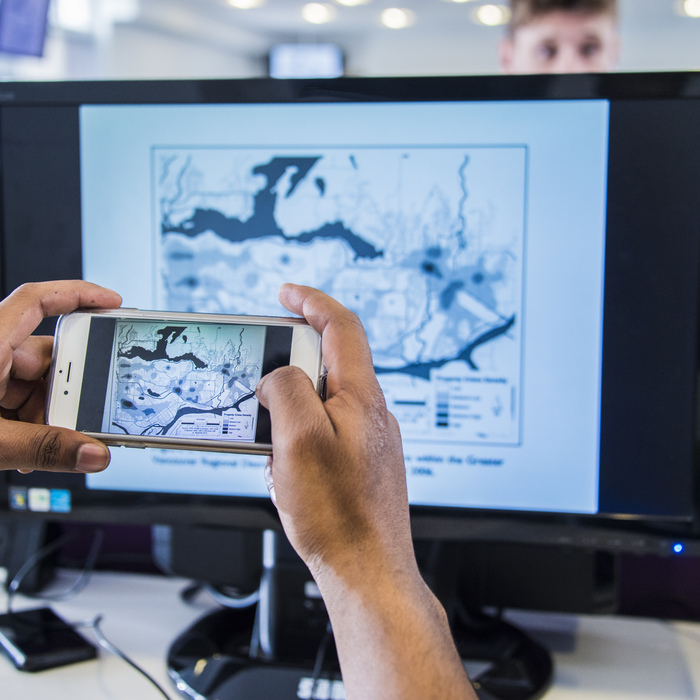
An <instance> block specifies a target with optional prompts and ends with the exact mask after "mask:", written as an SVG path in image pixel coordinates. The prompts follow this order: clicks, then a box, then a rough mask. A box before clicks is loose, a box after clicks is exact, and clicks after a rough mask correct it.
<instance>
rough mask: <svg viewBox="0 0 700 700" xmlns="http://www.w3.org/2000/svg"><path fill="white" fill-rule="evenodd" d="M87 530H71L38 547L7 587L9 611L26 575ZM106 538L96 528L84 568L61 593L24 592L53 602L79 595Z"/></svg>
mask: <svg viewBox="0 0 700 700" xmlns="http://www.w3.org/2000/svg"><path fill="white" fill-rule="evenodd" d="M85 532H86V530H84V529H83V530H77V531H75V532H70V533H68V534H66V535H62V536H61V537H58V538H56V539H55V540H54V541H53V542H49V544H47V545H45V546H43V547H42V548H41V549H38V550H37V551H36V552H34V554H32V555H31V556H30V557H29V558H28V559H27V561H25V562H24V564H22V566H21V567H20V568H19V570H18V571H17V573H16V574H15V575H14V578H13V579H12V581H10V584H9V585H8V587H7V612H8V613H10V612H12V602H13V600H14V597H15V595H16V594H17V592H18V589H19V587H20V586H21V585H22V581H23V580H24V578H25V576H26V575H27V574H28V573H29V572H30V571H31V570H32V569H33V568H34V567H35V566H36V565H37V564H39V562H40V561H41V560H42V559H45V558H46V557H47V556H49V555H50V554H53V553H54V552H55V551H56V550H57V549H59V548H60V547H62V546H63V545H64V544H66V543H67V542H70V541H72V540H74V539H77V538H78V537H79V536H81V535H83V534H85ZM103 540H104V530H102V528H98V529H97V530H95V533H94V536H93V540H92V544H91V545H90V550H89V552H88V555H87V557H86V559H85V564H84V566H83V570H82V571H81V572H80V575H79V576H78V578H77V579H76V580H75V581H74V582H73V583H72V584H71V585H70V586H69V587H68V588H67V589H66V590H65V591H61V592H60V593H55V594H53V595H43V594H34V593H23V594H22V595H25V596H26V597H27V598H33V599H35V600H48V601H52V602H57V601H61V600H68V599H70V598H72V597H73V596H76V595H78V593H80V591H82V590H83V589H84V588H85V586H87V584H88V583H89V581H90V577H91V576H92V572H93V569H94V568H95V563H96V562H97V557H98V555H99V553H100V548H101V547H102V541H103Z"/></svg>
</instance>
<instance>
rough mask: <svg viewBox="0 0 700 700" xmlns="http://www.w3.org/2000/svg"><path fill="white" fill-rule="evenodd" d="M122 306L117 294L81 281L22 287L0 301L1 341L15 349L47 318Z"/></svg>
mask: <svg viewBox="0 0 700 700" xmlns="http://www.w3.org/2000/svg"><path fill="white" fill-rule="evenodd" d="M120 304H121V297H120V296H119V295H118V294H117V293H116V292H113V291H111V290H110V289H105V288H104V287H100V286H98V285H96V284H92V283H91V282H84V281H82V280H69V281H62V282H34V283H30V284H23V285H22V286H21V287H18V288H17V289H15V291H14V292H12V294H10V296H8V297H7V298H6V299H4V300H3V301H2V302H0V338H2V339H3V342H4V343H6V344H9V345H10V346H11V348H12V350H14V349H16V348H18V347H19V346H20V345H21V344H22V343H23V342H24V341H25V340H26V339H27V338H28V337H29V336H30V335H31V334H32V332H33V331H34V329H35V328H36V327H37V326H38V325H39V323H40V322H41V320H42V319H43V318H45V317H47V316H57V315H58V314H66V313H69V312H70V311H75V309H79V308H83V307H86V308H87V307H91V308H100V307H102V308H116V307H118V306H119V305H120ZM3 360H6V358H3Z"/></svg>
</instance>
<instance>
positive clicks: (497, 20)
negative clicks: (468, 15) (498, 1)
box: [474, 5, 510, 27]
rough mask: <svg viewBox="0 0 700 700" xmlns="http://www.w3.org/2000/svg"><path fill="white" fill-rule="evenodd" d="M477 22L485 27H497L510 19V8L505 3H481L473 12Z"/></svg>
mask: <svg viewBox="0 0 700 700" xmlns="http://www.w3.org/2000/svg"><path fill="white" fill-rule="evenodd" d="M474 16H475V18H476V21H477V22H478V23H479V24H485V25H486V26H487V27H497V26H498V25H499V24H506V23H507V22H508V20H509V19H510V10H509V9H508V8H507V7H506V6H505V5H482V6H481V7H479V8H478V9H477V10H476V12H475V13H474Z"/></svg>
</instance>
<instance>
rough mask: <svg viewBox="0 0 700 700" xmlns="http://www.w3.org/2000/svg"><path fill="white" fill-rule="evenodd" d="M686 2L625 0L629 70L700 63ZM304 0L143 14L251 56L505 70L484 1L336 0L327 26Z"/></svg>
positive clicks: (387, 68) (371, 69)
mask: <svg viewBox="0 0 700 700" xmlns="http://www.w3.org/2000/svg"><path fill="white" fill-rule="evenodd" d="M502 1H503V0H502ZM680 2H681V0H620V3H621V33H622V38H623V53H622V62H621V66H620V68H621V69H623V70H647V69H654V68H659V69H663V70H669V69H687V68H698V67H700V19H690V18H687V17H682V16H680V14H679V13H678V12H677V9H678V5H679V3H680ZM304 4H305V2H304V0H266V2H265V4H264V5H263V6H262V7H260V8H258V9H252V10H237V9H233V8H231V7H230V6H228V5H227V3H226V0H141V18H140V20H138V21H139V22H141V23H142V24H147V25H148V26H149V27H150V28H151V29H154V30H160V31H163V32H166V33H168V32H169V33H173V32H175V33H177V34H178V35H179V36H181V37H190V38H191V39H192V40H193V41H203V40H206V37H207V36H208V38H209V40H210V41H213V42H223V44H227V43H228V45H229V46H231V47H235V49H236V50H237V51H239V52H241V53H243V54H248V55H250V56H260V55H263V54H264V53H266V52H267V50H269V48H270V46H271V45H272V44H274V43H276V42H280V41H331V42H335V43H338V44H340V45H341V47H342V48H343V49H344V50H345V52H346V55H347V56H348V67H349V70H350V72H352V73H355V74H381V73H384V74H389V73H401V72H405V73H416V72H418V73H423V74H425V73H430V72H436V71H437V72H440V73H455V72H474V73H483V72H494V71H495V70H497V63H496V61H495V48H494V47H495V44H496V42H497V41H498V39H499V38H500V36H502V33H503V28H502V27H484V26H480V25H477V24H476V23H474V22H473V20H472V15H473V12H474V10H475V9H476V7H478V6H479V5H481V4H485V3H484V2H483V0H470V1H469V2H462V3H455V2H448V1H447V0H398V1H397V2H392V0H371V2H369V3H368V4H366V5H363V6H358V7H344V6H341V5H339V4H337V3H335V2H333V1H332V0H331V2H330V4H332V5H334V7H335V11H336V12H335V14H336V18H335V20H334V21H333V22H331V23H329V24H326V25H311V24H309V23H307V22H305V21H304V20H303V19H302V16H301V8H302V6H303V5H304ZM397 5H398V6H401V7H405V8H408V9H410V10H412V11H413V12H414V13H415V18H416V21H415V24H414V25H413V26H411V27H409V28H407V29H403V30H392V29H387V28H386V27H383V26H382V25H381V23H380V21H379V15H380V14H381V11H382V10H383V9H385V8H387V7H391V6H397ZM402 66H404V67H405V68H402ZM421 67H423V69H421Z"/></svg>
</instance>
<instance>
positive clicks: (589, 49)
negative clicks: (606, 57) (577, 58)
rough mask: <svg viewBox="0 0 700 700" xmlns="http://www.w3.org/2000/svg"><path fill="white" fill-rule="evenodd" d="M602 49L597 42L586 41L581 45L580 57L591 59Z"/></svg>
mask: <svg viewBox="0 0 700 700" xmlns="http://www.w3.org/2000/svg"><path fill="white" fill-rule="evenodd" d="M601 49H602V47H601V45H600V42H599V41H587V42H585V43H584V44H582V45H581V47H580V48H579V51H580V53H581V56H583V57H584V58H593V57H594V56H595V55H596V54H599V53H600V51H601Z"/></svg>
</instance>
